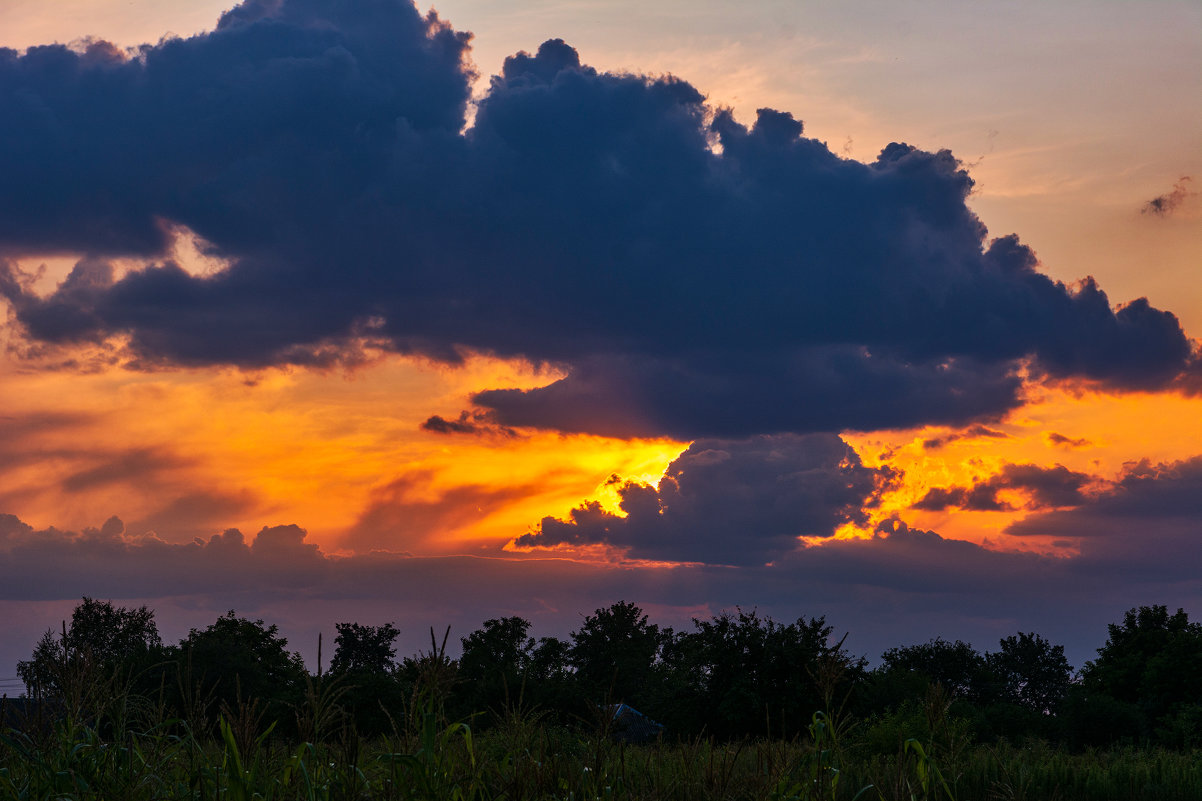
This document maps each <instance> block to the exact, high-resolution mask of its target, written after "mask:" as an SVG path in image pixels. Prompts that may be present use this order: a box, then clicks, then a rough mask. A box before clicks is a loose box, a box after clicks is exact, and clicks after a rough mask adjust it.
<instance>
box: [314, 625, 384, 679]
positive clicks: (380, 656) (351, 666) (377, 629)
mask: <svg viewBox="0 0 1202 801" xmlns="http://www.w3.org/2000/svg"><path fill="white" fill-rule="evenodd" d="M334 629H335V630H336V631H337V632H338V633H337V634H336V635H335V636H334V658H333V659H332V660H330V672H331V673H335V674H388V673H391V672H392V671H393V669H394V668H395V667H396V638H397V637H399V636H400V635H401V630H400V629H398V628H397V627H396V626H394V625H393V624H392V623H385V624H384V625H382V626H363V625H360V624H358V623H335V624H334Z"/></svg>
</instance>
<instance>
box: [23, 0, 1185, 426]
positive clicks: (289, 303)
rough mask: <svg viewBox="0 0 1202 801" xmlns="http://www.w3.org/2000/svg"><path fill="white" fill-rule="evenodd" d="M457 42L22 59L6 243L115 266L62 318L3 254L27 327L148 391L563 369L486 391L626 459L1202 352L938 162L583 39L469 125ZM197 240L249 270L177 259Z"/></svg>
mask: <svg viewBox="0 0 1202 801" xmlns="http://www.w3.org/2000/svg"><path fill="white" fill-rule="evenodd" d="M466 52H467V36H466V35H464V34H459V33H455V32H453V31H452V30H451V29H450V28H449V27H447V26H445V25H444V24H442V23H440V22H439V21H437V20H436V19H434V18H432V17H425V18H423V17H422V16H420V15H419V14H418V13H417V11H416V10H415V9H414V8H413V7H412V6H410V5H408V4H407V3H405V2H402V1H401V0H371V1H370V2H361V3H354V4H351V3H345V4H330V3H324V2H323V3H319V2H316V0H279V1H278V2H266V0H264V1H263V2H249V3H245V4H243V5H241V6H239V7H237V8H236V9H234V10H232V11H230V12H228V13H227V14H226V15H225V16H224V17H223V18H222V20H221V22H220V23H219V25H218V27H217V29H216V30H215V31H213V32H211V33H209V34H204V35H199V36H196V37H193V38H190V39H187V40H178V39H177V40H170V41H164V42H162V43H160V44H158V45H155V46H147V47H144V48H142V49H140V50H139V51H137V52H135V53H133V54H122V53H119V52H116V51H115V50H114V49H113V48H112V47H111V46H108V45H105V44H103V43H93V44H92V45H90V46H88V47H87V48H86V49H84V50H83V51H76V50H70V49H68V48H64V47H61V46H52V47H42V48H33V49H30V50H29V51H28V52H26V53H24V54H18V53H16V52H14V51H3V52H0V141H3V142H5V147H3V148H0V170H2V171H3V174H4V175H5V186H4V189H3V190H0V249H2V250H3V251H7V252H17V253H20V252H37V251H43V250H55V251H61V250H64V249H68V250H76V251H81V252H86V253H89V254H91V255H90V256H89V257H88V258H86V259H84V260H82V261H81V262H80V264H79V266H77V267H76V269H75V271H73V272H72V274H71V276H70V277H69V278H68V279H67V280H66V281H65V282H64V283H63V284H62V286H61V287H60V288H59V289H58V290H57V291H56V292H54V293H52V294H51V295H49V296H47V297H39V296H37V295H35V294H33V293H32V292H31V291H30V290H29V289H28V282H27V281H25V280H24V279H23V278H22V277H21V276H20V275H19V274H18V273H17V271H16V270H15V268H13V266H12V265H11V264H7V265H5V266H4V267H3V268H2V269H0V291H2V292H3V293H4V295H5V296H6V297H7V298H8V299H9V301H10V302H11V304H12V305H13V307H14V308H15V310H16V317H17V320H18V321H19V322H20V324H21V325H22V326H23V327H24V329H25V331H26V332H27V333H28V335H29V336H31V337H33V338H36V339H38V340H42V341H46V342H56V343H73V342H92V341H97V340H101V339H105V338H108V337H110V336H112V335H116V334H120V335H125V336H127V337H128V343H129V345H128V347H129V349H130V353H131V358H132V363H133V364H135V365H138V366H140V367H144V368H149V367H153V366H155V365H161V364H179V363H183V364H218V363H220V364H236V365H242V366H247V367H257V366H263V365H272V364H282V363H292V364H314V365H327V364H331V363H333V362H338V361H344V362H345V361H351V362H353V361H354V360H355V359H356V358H357V356H356V354H357V349H358V348H360V347H363V346H364V344H365V343H366V344H367V345H369V346H371V347H382V348H386V349H392V350H396V351H400V352H406V353H418V354H422V355H425V356H428V357H432V358H435V359H440V360H445V361H450V362H455V361H458V360H460V359H461V358H462V357H463V354H464V353H465V352H468V351H479V352H485V353H492V354H496V355H500V356H507V357H508V356H520V357H526V358H528V359H530V360H532V361H534V362H537V363H548V362H549V363H553V364H555V365H557V366H560V367H562V368H563V369H565V370H566V372H567V373H568V375H567V377H566V378H564V379H562V380H561V381H559V382H556V383H555V384H552V385H551V386H550V387H546V388H543V389H535V390H529V391H525V392H523V391H519V390H507V389H504V388H501V389H499V390H497V391H494V392H485V393H481V394H480V395H478V396H477V397H476V402H477V403H478V404H480V405H481V406H482V407H484V408H485V409H486V410H492V411H493V412H495V414H496V422H497V423H499V424H500V425H503V426H540V427H547V428H558V429H561V430H572V431H589V432H594V433H610V434H617V435H623V436H626V435H632V434H640V435H665V434H667V435H671V436H675V437H680V438H696V437H706V436H725V437H735V436H747V435H751V434H757V433H771V432H784V431H789V432H796V433H805V432H813V431H837V430H840V429H844V428H849V427H850V428H860V429H870V428H878V427H883V426H907V425H915V424H920V423H942V424H947V425H961V424H965V423H968V422H970V421H973V420H988V419H991V418H996V417H997V416H998V415H1000V414H1003V413H1004V412H1006V411H1007V410H1009V409H1012V408H1014V407H1015V406H1017V405H1018V403H1019V397H1018V387H1019V384H1020V378H1019V372H1020V370H1021V369H1022V368H1023V366H1024V365H1025V364H1028V363H1029V365H1030V369H1031V371H1032V373H1033V374H1034V375H1036V376H1046V377H1051V378H1072V379H1078V378H1081V379H1087V380H1093V381H1096V382H1100V383H1101V384H1103V385H1105V386H1107V387H1110V388H1118V389H1123V388H1141V389H1155V388H1159V387H1163V386H1165V385H1167V384H1168V383H1169V382H1171V381H1172V380H1173V379H1174V378H1175V377H1176V376H1177V375H1179V374H1180V373H1181V372H1182V371H1183V369H1185V368H1186V367H1187V365H1188V363H1189V362H1190V359H1191V350H1190V343H1189V342H1188V341H1187V340H1186V338H1185V336H1184V334H1183V333H1182V331H1181V328H1180V326H1179V325H1178V323H1177V320H1176V318H1175V317H1173V316H1172V315H1171V314H1169V313H1167V312H1163V311H1159V310H1156V309H1154V308H1152V307H1150V306H1149V305H1148V304H1147V302H1146V301H1143V300H1137V301H1135V302H1133V303H1130V304H1128V305H1126V306H1123V307H1121V308H1120V309H1118V310H1117V311H1115V310H1114V309H1112V307H1111V305H1110V302H1109V300H1108V299H1107V297H1106V296H1105V294H1103V293H1102V291H1101V290H1100V289H1098V287H1097V286H1096V285H1095V284H1094V283H1093V282H1092V281H1088V280H1087V281H1085V282H1084V283H1082V284H1081V285H1080V287H1078V288H1076V289H1070V288H1068V287H1066V286H1065V285H1063V284H1060V283H1057V282H1054V281H1052V280H1051V279H1049V278H1048V277H1047V276H1045V275H1043V274H1042V273H1040V272H1039V271H1038V269H1037V264H1036V260H1035V257H1034V255H1033V254H1032V253H1031V251H1030V250H1029V249H1027V248H1026V247H1025V246H1023V245H1022V244H1020V243H1019V241H1018V240H1017V239H1016V238H1014V237H1004V238H1001V239H997V240H993V241H992V242H989V241H987V238H986V232H985V229H984V227H983V225H982V224H981V222H980V221H979V220H978V219H977V218H976V216H975V215H974V214H973V213H972V212H971V211H970V210H969V209H968V207H967V205H966V203H965V199H966V197H967V196H968V194H969V192H970V191H971V189H972V185H973V183H972V180H971V179H970V178H969V176H968V174H967V172H966V171H965V170H964V169H962V166H961V164H960V163H959V162H958V161H957V160H956V159H955V158H954V157H953V156H952V155H951V154H950V153H948V152H946V151H941V152H938V153H929V152H924V151H922V150H919V149H916V148H914V147H911V146H908V145H904V144H898V143H894V144H891V145H889V146H888V147H886V148H885V149H884V150H883V151H882V152H881V153H880V155H879V156H878V158H877V159H876V160H875V161H873V162H872V163H861V162H858V161H854V160H850V159H843V158H840V157H838V156H836V155H835V154H833V153H831V151H830V150H829V149H828V148H827V147H826V145H825V144H823V143H821V142H818V141H816V140H813V139H808V138H806V137H805V136H804V135H803V126H802V124H801V122H800V121H798V120H795V119H794V118H793V117H792V116H791V115H789V114H787V113H783V112H779V111H774V110H771V109H761V110H760V111H759V113H758V117H757V119H756V121H755V123H754V124H753V125H752V126H751V127H745V126H743V125H741V124H739V123H738V122H737V121H736V120H735V119H734V118H733V117H732V116H731V114H730V113H728V112H726V111H718V112H715V111H714V110H713V109H711V108H709V107H708V106H706V105H705V103H704V98H703V96H702V95H701V94H700V92H698V90H697V89H695V88H694V87H692V86H690V85H689V84H688V83H685V82H684V81H681V80H677V79H675V78H659V79H650V78H646V77H642V76H638V75H615V74H606V73H598V72H597V71H595V70H593V69H592V68H590V67H588V66H586V65H583V64H581V62H580V59H579V57H578V55H577V53H576V51H575V50H573V49H572V48H571V47H569V46H568V45H566V44H565V43H563V42H562V41H560V40H551V41H548V42H545V43H544V44H543V45H542V46H541V47H540V48H539V49H538V52H537V53H536V54H534V55H530V54H525V53H523V54H518V55H515V56H513V57H511V58H509V59H507V60H506V61H505V64H504V66H503V69H502V71H501V74H500V75H498V76H495V77H494V78H493V79H492V82H491V84H490V87H489V89H488V91H487V93H486V94H485V96H484V97H483V99H482V100H481V101H480V102H479V104H478V106H477V109H476V115H475V120H474V124H473V126H472V127H471V128H470V129H467V130H464V129H463V126H464V120H465V118H466V110H467V102H468V96H469V86H470V78H471V74H470V71H469V69H468V68H467V67H466V66H465V57H466ZM172 226H184V227H186V228H188V229H190V230H192V231H194V232H196V233H197V234H199V235H200V236H201V237H202V238H203V239H204V240H205V241H207V242H208V243H210V244H209V245H208V246H207V247H208V248H209V251H210V255H212V256H216V257H220V258H222V259H224V260H226V261H227V262H228V264H229V266H228V268H227V269H225V270H222V271H220V272H218V273H216V274H213V275H208V276H194V275H190V274H189V273H187V272H186V271H185V270H184V269H182V268H181V267H180V266H179V265H177V264H175V263H172V262H171V261H168V260H164V253H165V248H166V244H167V238H168V235H169V231H170V229H171V227H172ZM114 255H140V256H143V257H146V261H145V263H144V265H143V266H142V267H140V268H138V269H135V270H133V271H132V272H128V273H125V274H122V275H118V274H117V273H116V272H115V271H114V270H113V269H112V267H111V266H110V265H109V264H108V263H107V262H106V261H105V260H104V259H105V257H107V256H114ZM453 422H454V421H444V423H447V424H448V425H446V426H444V428H451V427H452V426H451V425H450V424H451V423H453ZM433 425H434V426H436V427H437V426H438V425H439V424H438V423H437V421H435V422H433Z"/></svg>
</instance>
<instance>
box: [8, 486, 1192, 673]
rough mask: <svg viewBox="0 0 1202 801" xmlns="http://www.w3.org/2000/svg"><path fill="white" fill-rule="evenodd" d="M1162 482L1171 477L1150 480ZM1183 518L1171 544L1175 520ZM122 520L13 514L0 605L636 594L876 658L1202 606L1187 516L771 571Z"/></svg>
mask: <svg viewBox="0 0 1202 801" xmlns="http://www.w3.org/2000/svg"><path fill="white" fill-rule="evenodd" d="M1173 470H1177V471H1179V472H1178V474H1176V477H1174V474H1173V472H1172V471H1173ZM1198 470H1199V468H1198V466H1197V465H1196V464H1183V465H1180V466H1178V467H1176V468H1170V472H1169V474H1164V473H1159V474H1158V475H1159V478H1155V477H1152V476H1148V477H1145V478H1144V479H1139V478H1133V479H1132V486H1133V487H1134V486H1138V487H1141V489H1139V490H1136V492H1137V494H1145V495H1149V496H1151V495H1157V494H1158V493H1162V492H1166V491H1167V494H1168V495H1173V496H1176V495H1177V494H1178V491H1177V490H1174V489H1171V488H1168V487H1167V485H1171V484H1175V483H1177V482H1185V484H1187V485H1189V486H1190V487H1192V488H1193V489H1195V490H1196V489H1197V476H1196V475H1194V473H1196V472H1197V471H1198ZM1186 474H1189V478H1186ZM1141 481H1147V482H1150V483H1147V484H1141V483H1140V482H1141ZM1160 481H1165V482H1166V485H1164V486H1160V488H1159V490H1152V489H1151V485H1152V484H1157V483H1158V482H1160ZM1179 489H1181V488H1179ZM1182 491H1183V490H1182ZM1182 500H1184V499H1183V498H1182ZM1112 503H1113V502H1112ZM1137 505H1138V504H1137ZM1186 508H1188V507H1186ZM1054 514H1058V513H1054ZM1095 520H1097V521H1103V520H1104V516H1103V515H1101V514H1099V515H1097V516H1095ZM1193 520H1195V521H1196V520H1197V517H1196V516H1195V517H1194V518H1193ZM1078 522H1081V521H1080V520H1078ZM1170 524H1171V525H1175V526H1176V529H1175V530H1176V531H1177V535H1175V538H1174V537H1173V536H1170V535H1169V533H1168V532H1169V530H1170V529H1168V528H1165V526H1169V525H1170ZM1118 525H1121V523H1120V524H1116V526H1115V527H1117V526H1118ZM123 529H126V527H125V526H124V525H122V524H121V522H120V521H119V520H110V521H107V522H106V523H105V524H103V525H102V526H100V527H98V528H92V529H85V530H83V531H79V532H69V531H62V530H58V529H54V528H49V529H42V530H35V529H34V528H33V527H32V526H30V525H28V524H26V523H24V522H23V521H21V520H19V519H18V518H16V517H13V516H11V515H0V612H5V613H6V614H7V615H8V617H9V618H10V619H13V615H14V614H15V613H16V612H17V611H18V610H19V611H20V614H21V619H22V620H25V619H27V618H28V617H29V616H30V615H31V614H32V613H33V611H34V608H35V607H37V606H38V605H39V604H45V605H47V608H48V609H49V611H48V612H45V613H44V614H45V617H44V620H45V622H44V623H43V624H41V625H42V629H43V630H44V628H45V627H47V626H54V627H57V625H58V621H59V620H60V619H62V618H63V617H65V616H66V615H67V614H69V609H66V611H64V607H63V602H77V601H78V600H79V598H80V596H81V595H88V596H90V597H96V598H114V599H128V600H129V601H130V602H133V601H136V602H137V603H138V604H141V603H147V604H149V605H151V606H152V607H154V608H155V609H157V610H159V612H160V625H161V626H163V627H164V630H165V632H166V631H168V630H169V629H170V628H171V627H172V624H173V619H171V618H170V617H169V615H170V614H171V613H172V612H171V610H175V614H176V619H175V620H174V627H175V630H176V631H177V632H178V634H176V635H171V634H166V635H165V636H168V637H169V638H170V637H172V636H182V635H183V634H185V633H186V632H187V629H188V627H189V626H194V625H200V626H203V625H207V623H209V622H211V620H212V619H213V618H214V617H216V616H217V615H218V614H221V613H223V612H224V611H226V610H228V609H230V608H231V607H233V608H235V609H237V610H238V611H239V612H240V613H242V614H251V615H252V616H256V617H257V616H263V617H265V618H267V619H268V620H270V621H272V622H275V621H277V620H278V621H280V622H281V623H282V624H283V625H284V629H285V631H286V633H287V634H288V636H289V638H290V639H293V640H294V641H296V642H298V644H299V643H301V642H304V643H308V644H309V645H310V646H312V645H313V644H315V643H316V639H317V637H316V634H317V631H320V630H321V629H322V628H324V629H325V630H326V633H327V636H328V635H329V632H330V631H331V630H332V627H333V623H334V622H335V621H344V620H355V619H357V620H360V621H363V620H366V619H371V618H372V617H375V618H378V619H380V620H395V621H397V623H398V624H399V625H400V627H401V628H402V630H404V631H405V632H406V634H407V635H409V636H410V642H411V643H412V645H411V647H412V648H417V647H420V646H421V644H422V640H421V637H422V636H423V635H425V634H426V632H427V628H426V627H427V626H429V625H435V626H438V627H439V628H440V629H441V627H442V626H445V625H447V624H448V623H450V624H453V625H454V626H455V632H456V634H457V635H459V634H466V633H467V632H468V631H470V630H472V629H473V628H476V627H478V626H479V625H480V622H481V621H483V620H484V619H486V618H488V617H495V616H496V615H497V614H498V610H499V609H503V610H504V611H505V614H520V615H523V616H526V617H527V618H529V619H531V620H533V621H535V624H536V627H537V631H538V632H539V633H540V634H542V633H548V634H557V635H559V636H564V635H566V634H567V632H568V631H570V630H571V629H574V628H576V627H578V625H579V622H580V614H581V613H583V612H588V611H590V610H591V609H594V608H597V607H600V606H604V605H608V604H610V603H613V602H614V601H617V600H621V599H627V600H631V601H634V602H636V603H639V604H641V605H643V606H644V607H645V608H647V609H649V610H652V611H653V612H654V614H653V617H654V618H656V619H657V620H660V621H664V622H667V623H677V624H679V625H686V626H687V625H688V622H689V619H690V618H691V617H693V616H697V615H706V614H710V613H716V612H717V611H719V610H721V609H723V608H733V607H735V606H736V605H742V606H743V607H744V608H753V607H758V608H759V610H761V612H763V613H765V614H771V615H773V616H774V617H776V618H777V619H794V618H796V617H798V616H801V615H826V616H827V619H828V621H830V622H831V623H833V624H834V625H836V626H837V627H838V628H839V629H840V630H843V631H849V632H850V633H851V636H850V638H849V640H848V645H849V647H851V648H853V649H854V650H855V651H856V652H857V653H866V654H868V655H869V656H870V657H872V656H875V655H876V654H879V653H880V652H881V651H883V650H884V649H885V648H888V647H892V646H896V645H901V644H909V643H915V642H923V641H926V640H929V639H930V638H932V637H934V636H936V635H941V636H944V637H949V638H957V637H958V638H962V639H966V640H974V639H979V638H981V637H987V638H991V639H993V640H996V638H998V637H1002V636H1007V635H1010V634H1013V633H1014V632H1015V631H1018V630H1023V631H1038V632H1040V633H1041V634H1043V635H1044V636H1046V637H1048V638H1049V639H1052V641H1054V642H1062V643H1065V644H1066V645H1067V646H1068V650H1069V652H1070V655H1071V658H1073V659H1075V660H1077V663H1078V664H1079V663H1080V660H1083V659H1085V658H1088V657H1089V656H1091V655H1092V653H1093V651H1092V649H1094V648H1097V647H1099V646H1100V645H1101V643H1102V642H1103V641H1104V640H1105V636H1106V632H1105V625H1106V623H1108V622H1113V621H1114V620H1116V619H1117V618H1118V616H1120V615H1121V614H1122V611H1123V610H1124V609H1127V608H1130V607H1131V606H1135V605H1138V604H1147V603H1167V604H1169V605H1171V606H1173V607H1177V606H1184V607H1186V608H1189V609H1191V610H1197V609H1202V587H1200V586H1199V582H1198V575H1199V574H1200V573H1202V564H1199V558H1200V556H1199V554H1202V549H1199V548H1198V547H1197V527H1196V524H1193V528H1190V527H1189V521H1188V520H1187V519H1185V518H1178V519H1177V520H1176V521H1175V522H1173V521H1171V520H1170V519H1169V518H1167V517H1162V518H1160V519H1159V520H1158V521H1154V526H1153V528H1152V529H1151V530H1148V529H1141V533H1142V535H1143V536H1142V537H1139V538H1128V540H1134V541H1131V542H1129V544H1128V545H1127V547H1126V548H1125V549H1120V548H1117V547H1115V546H1116V545H1118V544H1121V543H1120V540H1119V539H1117V538H1116V539H1115V540H1114V542H1109V541H1107V542H1103V541H1104V540H1108V539H1109V538H1098V537H1095V538H1094V539H1089V538H1085V539H1083V540H1082V553H1081V555H1079V556H1069V557H1054V556H1046V555H1040V554H1035V553H1016V552H1004V551H994V550H989V549H987V548H983V547H981V546H979V545H976V544H973V543H968V542H962V541H957V540H952V539H945V538H943V537H941V536H940V535H939V534H937V533H935V532H931V531H922V530H918V529H914V528H911V527H909V526H907V525H906V524H905V522H904V521H902V520H899V519H893V520H889V521H886V523H885V524H884V525H882V526H881V528H880V530H879V531H878V532H877V534H876V535H875V536H874V537H872V538H869V539H861V540H833V541H826V542H824V543H823V544H822V545H811V546H808V547H803V548H797V549H793V550H790V551H789V552H787V553H782V554H779V555H778V556H777V558H776V559H775V560H774V562H773V564H772V565H771V566H766V565H762V564H761V565H748V566H745V567H741V568H738V569H731V568H729V567H724V566H719V565H688V566H676V567H671V568H664V567H657V568H648V567H632V566H630V565H626V564H612V563H602V564H599V563H581V562H571V561H568V560H564V559H539V558H530V557H526V558H517V559H495V558H478V557H466V556H457V557H429V558H416V557H405V556H402V555H397V554H385V553H379V552H377V553H372V554H362V555H357V556H353V557H337V556H331V555H328V554H323V553H321V552H320V551H319V550H318V549H316V548H314V547H313V544H312V543H310V542H308V540H307V537H306V536H305V534H304V531H303V529H300V528H297V527H295V526H279V527H266V528H264V529H263V530H262V531H260V533H259V535H258V536H257V537H256V538H254V539H253V540H248V538H247V537H245V536H244V535H243V534H242V533H241V532H239V531H237V530H227V531H224V532H221V533H218V534H213V535H211V536H208V537H205V538H199V539H198V540H196V541H194V542H191V543H182V544H171V543H165V542H163V541H161V540H159V539H156V538H153V537H145V536H138V535H135V534H132V533H130V531H128V530H123ZM1071 530H1072V531H1075V532H1079V531H1080V529H1078V528H1073V529H1071ZM1188 534H1192V535H1193V539H1192V540H1191V539H1190V538H1189V537H1188V536H1186V535H1188ZM1095 544H1096V545H1099V546H1100V545H1103V544H1105V546H1106V547H1095ZM197 610H201V611H200V613H199V616H198V612H197ZM205 610H207V611H205ZM185 613H186V614H185ZM206 614H207V615H208V619H204V617H205V615H206ZM181 615H183V616H184V617H185V618H186V619H187V620H188V621H189V622H188V623H187V624H186V625H180V624H179V622H178V618H179V617H180V616H181ZM673 616H676V619H674V617H673ZM37 633H38V631H37V628H36V627H34V628H32V629H30V636H29V637H28V641H27V642H17V641H11V640H10V639H8V638H6V639H5V640H4V641H3V642H0V664H8V665H10V666H11V665H12V664H14V663H15V661H16V660H17V659H24V658H27V657H28V654H29V651H30V650H32V648H33V645H34V643H35V642H36V638H37ZM300 633H303V634H304V635H305V637H304V639H303V640H302V639H299V638H298V635H299V634H300ZM427 642H428V640H427ZM977 644H978V645H982V643H980V642H978V643H977ZM4 660H7V661H4Z"/></svg>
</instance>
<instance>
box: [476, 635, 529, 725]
mask: <svg viewBox="0 0 1202 801" xmlns="http://www.w3.org/2000/svg"><path fill="white" fill-rule="evenodd" d="M529 630H530V621H529V620H525V619H523V618H520V617H507V618H502V619H500V620H486V621H484V627H483V628H480V629H477V630H476V631H473V632H472V633H471V634H469V635H468V636H466V637H464V638H462V639H461V640H460V642H461V643H462V645H463V653H462V655H461V656H460V657H459V680H460V681H461V682H463V687H464V692H463V693H462V696H463V698H464V699H465V701H466V702H467V704H468V706H469V707H470V709H471V710H473V711H482V710H485V709H491V710H499V709H500V708H501V707H502V706H504V705H505V704H506V703H514V702H516V701H517V698H518V696H519V695H524V692H525V687H524V685H525V682H526V679H527V674H528V671H529V669H530V664H531V660H532V658H533V653H534V649H535V642H534V640H533V639H532V638H530V637H528V636H527V635H526V632H528V631H529Z"/></svg>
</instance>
